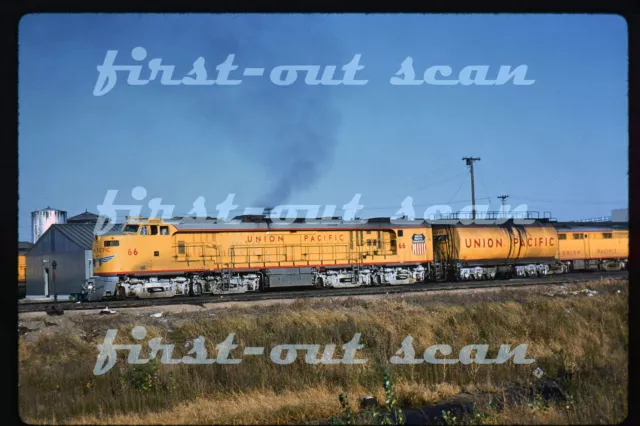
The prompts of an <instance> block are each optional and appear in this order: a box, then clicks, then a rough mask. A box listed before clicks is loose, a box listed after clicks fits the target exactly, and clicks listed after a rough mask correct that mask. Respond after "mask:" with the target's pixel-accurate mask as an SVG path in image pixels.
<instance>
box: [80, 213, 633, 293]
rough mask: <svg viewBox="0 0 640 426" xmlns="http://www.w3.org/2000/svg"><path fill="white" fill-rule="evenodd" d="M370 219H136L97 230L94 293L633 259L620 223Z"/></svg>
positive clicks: (614, 266) (336, 281)
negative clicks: (285, 221) (108, 229)
mask: <svg viewBox="0 0 640 426" xmlns="http://www.w3.org/2000/svg"><path fill="white" fill-rule="evenodd" d="M244 219H246V218H244ZM363 222H364V223H361V224H357V225H354V224H351V223H344V222H342V221H341V220H339V219H335V220H331V221H326V220H322V221H320V220H318V221H316V223H313V222H309V221H301V220H296V221H295V222H294V223H290V224H280V223H277V222H276V223H274V222H272V221H271V220H270V219H269V218H264V217H259V218H251V219H247V220H242V221H240V223H237V224H234V225H230V224H228V223H220V222H217V221H216V220H213V219H207V220H199V221H194V220H184V219H181V220H175V221H163V220H161V219H140V218H127V221H126V222H125V224H124V225H123V227H122V229H121V230H120V231H118V232H111V233H108V234H105V235H102V236H96V237H95V239H94V244H93V262H94V277H92V278H91V279H90V280H88V282H87V283H86V286H85V290H86V293H87V294H88V296H89V300H99V299H103V298H112V297H115V298H117V299H124V298H127V297H135V298H153V297H172V296H176V295H191V296H198V295H201V294H232V293H245V292H257V291H268V290H269V289H270V288H276V287H293V286H296V287H297V286H313V287H315V288H325V287H332V288H346V287H359V286H374V285H402V284H414V283H419V282H425V281H443V280H483V279H496V278H511V277H528V276H529V277H531V276H541V275H548V274H560V273H568V272H571V271H575V270H607V271H610V270H620V269H625V268H626V267H627V262H628V252H629V233H628V228H627V227H626V226H619V225H617V224H616V225H615V226H614V225H607V226H601V227H594V226H593V225H589V226H585V225H579V224H568V223H564V224H563V223H551V222H548V221H541V220H537V221H535V222H534V223H532V224H528V225H520V224H518V223H517V222H514V221H513V220H508V221H506V222H504V223H499V224H496V223H494V224H487V225H480V224H473V225H465V224H462V223H456V224H450V223H447V224H445V223H443V222H442V221H424V220H405V221H402V222H401V223H398V222H396V221H393V222H392V221H391V220H390V219H389V218H377V219H368V220H364V221H363Z"/></svg>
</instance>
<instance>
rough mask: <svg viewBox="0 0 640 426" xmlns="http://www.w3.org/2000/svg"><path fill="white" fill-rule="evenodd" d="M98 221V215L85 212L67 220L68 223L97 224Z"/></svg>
mask: <svg viewBox="0 0 640 426" xmlns="http://www.w3.org/2000/svg"><path fill="white" fill-rule="evenodd" d="M97 221H98V215H97V214H95V213H90V212H89V211H85V212H84V213H80V214H79V215H76V216H73V217H70V218H68V219H67V223H96V222H97Z"/></svg>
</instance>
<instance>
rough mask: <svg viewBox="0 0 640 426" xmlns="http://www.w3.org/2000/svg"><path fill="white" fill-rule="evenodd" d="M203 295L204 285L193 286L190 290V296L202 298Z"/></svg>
mask: <svg viewBox="0 0 640 426" xmlns="http://www.w3.org/2000/svg"><path fill="white" fill-rule="evenodd" d="M201 294H202V285H200V284H193V285H192V286H191V288H190V289H189V296H192V297H193V296H200V295H201Z"/></svg>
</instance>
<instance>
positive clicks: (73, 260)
mask: <svg viewBox="0 0 640 426" xmlns="http://www.w3.org/2000/svg"><path fill="white" fill-rule="evenodd" d="M94 228H95V225H94V224H76V223H74V224H53V225H51V226H50V227H49V228H48V229H47V231H46V232H45V233H44V234H43V235H42V236H41V237H40V238H39V239H38V241H37V242H36V243H35V245H34V246H33V247H32V248H31V250H29V252H28V253H27V296H45V297H50V296H53V295H54V273H55V290H56V292H57V294H58V297H59V298H65V297H67V296H69V295H73V294H74V293H80V292H81V290H82V284H83V282H84V281H85V280H86V279H87V278H89V277H91V276H92V275H93V261H92V251H91V246H92V243H93V236H94V233H93V232H94ZM54 262H55V263H56V268H55V271H54V269H53V263H54Z"/></svg>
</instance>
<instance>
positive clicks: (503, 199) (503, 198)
mask: <svg viewBox="0 0 640 426" xmlns="http://www.w3.org/2000/svg"><path fill="white" fill-rule="evenodd" d="M498 198H500V200H502V213H503V214H504V201H505V200H506V199H507V198H509V196H508V195H506V194H502V195H500V196H498Z"/></svg>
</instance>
